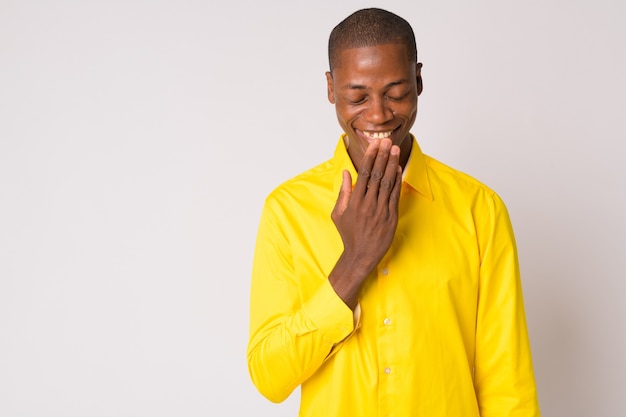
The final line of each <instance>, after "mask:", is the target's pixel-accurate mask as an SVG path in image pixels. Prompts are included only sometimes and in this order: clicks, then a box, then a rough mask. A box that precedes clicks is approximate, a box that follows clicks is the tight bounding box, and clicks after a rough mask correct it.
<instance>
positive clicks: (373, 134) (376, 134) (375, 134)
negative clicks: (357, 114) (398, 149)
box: [361, 130, 393, 139]
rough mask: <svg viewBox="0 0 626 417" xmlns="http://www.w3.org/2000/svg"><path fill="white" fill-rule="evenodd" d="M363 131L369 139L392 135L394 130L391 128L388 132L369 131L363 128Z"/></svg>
mask: <svg viewBox="0 0 626 417" xmlns="http://www.w3.org/2000/svg"><path fill="white" fill-rule="evenodd" d="M361 132H363V134H364V135H365V136H366V137H367V138H369V139H384V138H388V137H389V136H391V134H392V133H393V130H390V131H388V132H367V131H365V130H362V131H361Z"/></svg>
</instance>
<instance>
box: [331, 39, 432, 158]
mask: <svg viewBox="0 0 626 417" xmlns="http://www.w3.org/2000/svg"><path fill="white" fill-rule="evenodd" d="M338 58H339V59H338V60H337V62H336V65H335V68H334V69H333V71H332V73H330V72H327V73H326V80H327V83H328V100H329V101H330V102H331V103H332V104H334V105H335V109H336V111H337V119H338V120H339V124H340V125H341V127H342V129H343V130H344V132H345V133H346V134H347V136H348V154H349V155H350V158H351V159H352V162H353V163H354V165H355V167H356V168H357V170H359V168H360V163H361V159H362V158H363V154H364V153H365V150H366V149H367V146H368V145H369V143H370V142H371V141H372V140H375V139H382V138H385V137H390V138H391V140H392V142H393V144H395V145H398V146H399V147H400V164H401V165H402V167H403V168H404V166H405V164H406V161H407V160H408V157H409V154H410V151H411V143H412V141H411V138H410V135H409V130H410V129H411V127H412V126H413V123H414V122H415V117H416V115H417V97H418V96H419V94H420V93H421V92H422V79H421V76H420V69H421V66H422V64H420V63H415V62H411V60H410V59H409V58H408V54H407V50H406V46H405V45H404V44H399V43H390V44H382V45H376V46H368V47H363V48H353V49H345V50H343V51H341V52H340V53H339V55H338Z"/></svg>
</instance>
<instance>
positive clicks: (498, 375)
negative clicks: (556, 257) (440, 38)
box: [247, 139, 539, 417]
mask: <svg viewBox="0 0 626 417" xmlns="http://www.w3.org/2000/svg"><path fill="white" fill-rule="evenodd" d="M413 141H414V143H413V150H412V154H411V158H410V160H409V163H408V165H407V169H406V170H405V175H404V181H403V185H402V192H401V200H400V213H399V223H398V228H397V232H396V235H395V239H394V241H393V244H392V246H391V248H390V250H389V251H388V253H387V254H386V255H385V257H384V258H383V260H382V261H381V263H380V265H379V266H378V268H377V270H376V271H375V273H373V274H372V276H371V277H369V278H368V280H367V281H366V283H365V284H364V286H363V288H362V291H361V295H360V298H359V305H360V310H361V311H360V314H359V317H358V322H357V323H356V324H355V321H354V318H355V316H353V312H352V311H351V310H350V309H349V308H348V307H347V306H346V305H345V304H344V303H343V302H342V300H341V299H340V298H339V297H338V296H337V295H336V293H335V292H334V290H333V288H332V287H331V285H330V284H329V282H328V279H327V277H328V275H329V273H330V271H331V270H332V268H333V267H334V265H335V263H336V261H337V259H338V257H339V255H340V254H341V252H342V249H343V246H342V243H341V238H340V237H339V234H338V232H337V230H336V229H335V226H334V224H333V222H332V221H331V219H330V213H331V211H332V209H333V207H334V204H335V202H336V199H337V195H338V192H339V186H340V184H341V172H342V170H343V169H348V170H350V171H351V173H352V178H353V180H356V172H355V170H354V167H353V165H352V163H351V161H350V158H349V156H348V154H347V152H346V150H345V146H344V144H343V140H340V141H339V144H338V145H337V148H336V151H335V155H334V157H333V159H331V160H329V161H327V162H325V163H323V164H321V165H319V166H317V167H315V168H313V169H311V170H309V171H307V172H305V173H303V174H301V175H299V176H297V177H295V178H293V179H291V180H289V181H287V182H286V183H284V184H282V185H281V186H279V187H278V188H277V189H275V190H274V191H273V192H272V193H271V194H270V195H269V196H268V197H267V199H266V202H265V206H264V208H263V212H262V217H261V221H260V224H259V230H258V236H257V244H256V250H255V255H254V264H253V271H252V285H251V305H250V308H251V311H250V341H249V345H248V353H247V357H248V367H249V371H250V375H251V378H252V381H253V382H254V384H255V385H256V387H257V388H258V390H259V391H260V392H261V393H262V394H263V395H264V396H266V397H267V398H268V399H270V400H271V401H274V402H279V401H283V400H284V399H286V398H287V397H288V396H289V395H290V394H291V392H292V391H293V390H294V389H295V388H297V387H298V386H299V385H301V407H300V416H306V417H312V416H315V417H334V416H337V417H346V416H358V417H368V416H397V417H400V416H412V417H415V416H423V417H439V416H448V417H473V416H481V417H492V416H494V417H495V416H498V417H505V416H517V417H521V416H524V417H531V416H532V417H534V416H539V407H538V403H537V397H536V392H535V382H534V376H533V369H532V363H531V353H530V346H529V341H528V336H527V329H526V321H525V314H524V306H523V299H522V289H521V283H520V277H519V267H518V260H517V254H516V247H515V241H514V237H513V230H512V228H511V224H510V221H509V217H508V214H507V211H506V208H505V206H504V204H503V203H502V201H501V200H500V198H499V197H498V196H497V195H496V194H495V193H494V192H493V191H492V190H490V189H489V188H487V187H486V186H484V185H483V184H481V183H479V182H478V181H476V180H475V179H473V178H471V177H470V176H467V175H465V174H463V173H460V172H458V171H456V170H454V169H452V168H449V167H447V166H445V165H443V164H441V163H440V162H438V161H436V160H434V159H433V158H430V157H429V156H426V155H424V154H423V153H422V152H421V150H420V149H419V146H418V145H417V142H415V139H413Z"/></svg>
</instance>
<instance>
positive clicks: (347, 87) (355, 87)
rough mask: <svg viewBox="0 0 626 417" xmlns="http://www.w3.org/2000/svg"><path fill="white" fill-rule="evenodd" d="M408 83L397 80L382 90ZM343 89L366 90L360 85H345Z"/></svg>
mask: <svg viewBox="0 0 626 417" xmlns="http://www.w3.org/2000/svg"><path fill="white" fill-rule="evenodd" d="M407 82H408V81H407V80H398V81H392V82H390V83H389V84H387V85H385V86H384V87H383V89H385V90H387V89H389V88H391V87H393V86H396V85H400V84H406V83H407ZM343 88H344V89H349V90H367V87H366V86H364V85H361V84H346V85H344V86H343Z"/></svg>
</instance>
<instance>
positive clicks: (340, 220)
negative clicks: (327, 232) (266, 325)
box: [326, 43, 422, 309]
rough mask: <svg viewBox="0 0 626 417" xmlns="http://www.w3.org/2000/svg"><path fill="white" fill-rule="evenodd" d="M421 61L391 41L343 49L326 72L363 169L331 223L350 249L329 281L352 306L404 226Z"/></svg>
mask: <svg viewBox="0 0 626 417" xmlns="http://www.w3.org/2000/svg"><path fill="white" fill-rule="evenodd" d="M421 66H422V64H420V63H416V62H412V61H411V60H410V59H409V58H408V53H407V49H406V46H405V45H404V44H401V43H389V44H381V45H376V46H368V47H363V48H353V49H344V50H342V51H340V52H339V55H338V59H337V60H336V64H335V67H334V69H333V71H332V73H330V72H327V73H326V80H327V83H328V100H329V101H330V102H331V103H332V104H334V105H335V109H336V112H337V119H338V121H339V124H340V125H341V127H342V128H343V130H344V132H346V134H347V140H346V141H347V149H348V154H349V155H350V158H351V159H352V162H353V164H354V166H355V168H356V170H357V172H358V178H357V180H356V184H355V186H354V190H353V189H352V178H351V176H350V173H349V172H348V171H344V172H343V182H342V185H341V190H340V191H339V197H338V199H337V203H336V204H335V208H334V209H333V212H332V214H331V218H332V220H333V222H334V223H335V226H336V227H337V230H338V232H339V234H340V236H341V239H342V241H343V245H344V250H343V253H342V254H341V256H340V257H339V260H338V261H337V264H336V265H335V267H334V269H333V270H332V272H331V273H330V276H329V281H330V284H331V285H332V286H333V288H334V289H335V292H336V293H337V294H338V295H339V297H340V298H341V299H342V300H343V301H344V302H345V303H346V305H347V306H348V307H350V308H351V309H354V308H355V307H356V305H357V302H358V295H359V291H360V289H361V286H362V285H363V283H364V282H365V279H366V278H367V276H368V275H369V274H370V273H371V272H372V271H373V270H374V269H375V268H376V266H377V265H378V263H379V262H380V261H381V259H382V258H383V256H384V255H385V253H387V251H388V250H389V247H390V246H391V243H392V241H393V236H394V234H395V231H396V227H397V225H398V202H399V199H400V188H401V185H402V170H403V169H404V167H405V166H406V163H407V161H408V158H409V155H410V152H411V145H412V140H411V137H410V134H409V131H410V129H411V127H412V126H413V123H414V122H415V118H416V115H417V98H418V96H419V95H420V93H421V92H422V78H421V75H420V70H421Z"/></svg>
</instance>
